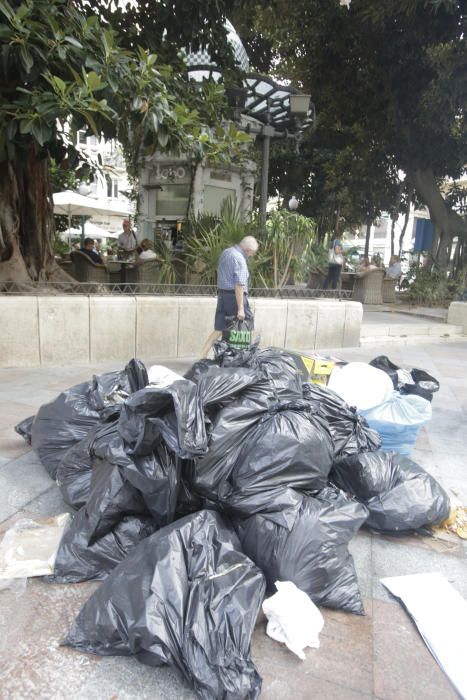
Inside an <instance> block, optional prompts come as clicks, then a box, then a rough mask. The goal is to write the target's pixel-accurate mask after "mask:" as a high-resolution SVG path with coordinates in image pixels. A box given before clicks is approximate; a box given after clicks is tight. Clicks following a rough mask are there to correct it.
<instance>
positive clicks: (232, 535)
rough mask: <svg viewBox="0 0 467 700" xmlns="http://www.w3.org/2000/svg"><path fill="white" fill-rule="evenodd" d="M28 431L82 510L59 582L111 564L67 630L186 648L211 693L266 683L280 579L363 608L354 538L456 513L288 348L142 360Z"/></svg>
mask: <svg viewBox="0 0 467 700" xmlns="http://www.w3.org/2000/svg"><path fill="white" fill-rule="evenodd" d="M17 431H18V432H19V433H20V434H22V435H23V436H24V437H25V439H27V440H29V441H30V442H31V445H32V447H33V448H34V449H35V450H36V452H37V454H38V455H39V457H40V459H41V461H42V463H43V464H44V466H45V468H46V469H47V471H48V472H49V474H50V476H51V477H52V478H53V479H56V481H57V483H58V485H59V487H60V489H61V492H62V495H63V498H64V499H65V501H66V502H67V503H68V504H69V505H70V506H72V507H73V508H75V509H76V510H77V512H76V514H75V515H74V517H73V519H72V521H71V524H70V526H69V528H68V530H67V531H66V532H65V534H64V536H63V539H62V541H61V543H60V547H59V551H58V554H57V558H56V564H55V573H54V576H52V577H49V579H48V580H49V581H52V582H57V583H76V582H80V581H87V580H93V579H94V580H104V582H103V583H102V584H101V586H100V587H99V588H98V590H97V591H96V592H95V593H94V594H93V595H92V596H91V598H90V599H89V600H88V602H87V603H86V604H85V605H84V607H83V609H82V610H81V612H80V614H79V616H78V617H77V619H76V621H75V623H74V625H73V627H72V628H71V630H70V631H69V633H68V636H67V637H66V639H65V641H64V644H66V645H69V646H71V647H75V648H78V649H81V650H83V651H86V652H91V653H97V654H103V655H134V656H136V657H137V658H138V660H140V661H142V662H143V663H147V664H151V665H154V666H157V665H161V664H165V663H168V664H171V665H173V666H175V667H176V668H178V669H179V671H180V672H181V673H182V675H183V676H184V677H185V678H186V679H187V680H188V682H189V683H190V684H191V685H192V686H193V687H194V688H195V690H196V691H197V692H198V694H199V696H200V697H202V698H206V699H207V698H210V699H214V698H225V699H231V700H233V699H234V698H235V699H237V700H238V699H240V698H256V697H258V695H259V693H260V688H261V679H260V677H259V675H258V672H257V670H256V668H255V666H254V664H253V662H252V660H251V657H250V645H251V638H252V634H253V630H254V626H255V621H256V618H257V615H258V611H259V608H260V605H261V603H262V600H263V597H264V594H265V591H266V590H268V591H272V590H273V585H274V582H275V581H276V580H289V581H293V582H294V583H295V584H296V585H297V586H298V587H299V588H301V589H302V590H303V591H305V592H306V593H308V594H309V595H310V597H311V599H312V600H313V601H314V602H315V603H316V604H317V605H323V606H329V607H333V608H340V609H342V610H346V611H349V612H353V613H357V614H363V612H364V610H363V604H362V599H361V595H360V591H359V587H358V581H357V577H356V573H355V568H354V563H353V559H352V557H351V555H350V553H349V551H348V549H347V545H348V542H349V541H350V540H351V538H352V537H353V535H354V534H355V532H357V530H358V529H359V528H360V527H362V526H363V525H367V526H370V527H371V528H372V529H374V530H381V531H384V532H386V533H403V532H408V531H413V530H420V529H422V528H425V527H426V526H428V525H431V524H434V523H437V522H440V521H442V520H444V519H445V518H446V517H447V516H448V514H449V498H448V496H447V494H446V493H445V492H444V491H443V489H442V488H441V486H440V485H439V484H438V483H437V482H436V481H435V480H434V479H433V478H432V477H431V476H430V475H429V474H427V473H426V472H425V471H424V470H423V469H422V468H421V467H419V466H418V465H416V464H415V463H414V462H412V461H410V460H409V459H406V458H402V457H400V456H398V455H397V454H395V453H385V452H382V451H380V450H379V447H380V444H381V442H380V437H379V435H378V433H376V432H375V431H374V430H372V429H370V428H369V426H368V424H367V423H366V421H365V419H364V418H362V417H361V416H359V414H358V413H357V412H356V410H355V409H354V408H351V407H350V406H348V405H347V404H345V402H343V401H342V399H340V398H339V397H338V396H337V394H335V393H334V392H332V391H331V390H329V389H327V388H326V387H323V386H318V385H315V384H303V385H302V382H301V379H300V375H299V373H298V371H297V368H296V365H295V362H294V360H293V358H292V357H291V356H290V355H288V353H287V351H284V350H281V349H278V348H268V349H264V350H259V349H258V348H257V347H252V348H250V349H248V350H234V349H232V348H229V347H228V346H227V345H225V344H223V343H220V344H218V345H217V347H216V359H215V360H202V361H200V362H197V363H196V364H195V365H193V367H192V368H191V369H190V370H189V372H187V374H186V375H185V377H184V378H181V379H178V380H176V381H174V382H173V383H171V384H169V385H167V386H157V385H151V384H148V375H147V372H146V369H145V367H144V365H143V364H142V363H141V362H140V361H138V360H132V361H131V362H130V363H129V364H128V365H127V366H126V367H125V369H124V370H123V371H121V372H112V373H108V374H105V375H102V376H100V377H94V378H93V379H92V381H90V382H86V383H83V384H80V385H77V386H74V387H72V388H71V389H69V390H68V391H65V392H63V393H62V394H60V396H59V397H58V398H57V399H56V400H55V401H53V402H51V403H49V404H47V405H44V406H42V407H41V408H40V409H39V411H38V413H37V415H36V416H35V417H34V418H32V419H28V420H27V421H23V423H21V424H20V425H19V426H17Z"/></svg>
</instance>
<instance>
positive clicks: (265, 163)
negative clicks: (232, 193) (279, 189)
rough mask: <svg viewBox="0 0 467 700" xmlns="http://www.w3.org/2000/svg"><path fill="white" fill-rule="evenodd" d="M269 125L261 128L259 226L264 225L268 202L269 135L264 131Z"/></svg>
mask: <svg viewBox="0 0 467 700" xmlns="http://www.w3.org/2000/svg"><path fill="white" fill-rule="evenodd" d="M268 128H269V129H270V127H267V126H266V127H264V129H263V154H262V155H263V157H262V161H261V197H260V205H259V210H260V221H261V227H262V228H264V226H265V225H266V205H267V202H268V179H269V152H270V146H271V136H270V135H269V134H268V133H265V132H266V130H267V129H268Z"/></svg>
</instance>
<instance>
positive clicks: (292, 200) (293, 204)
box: [289, 194, 298, 211]
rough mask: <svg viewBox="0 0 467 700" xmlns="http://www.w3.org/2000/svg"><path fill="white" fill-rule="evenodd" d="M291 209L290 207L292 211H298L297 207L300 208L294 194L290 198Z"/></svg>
mask: <svg viewBox="0 0 467 700" xmlns="http://www.w3.org/2000/svg"><path fill="white" fill-rule="evenodd" d="M289 209H290V211H297V209H298V199H297V198H296V196H295V195H294V194H293V195H292V197H291V198H290V199H289Z"/></svg>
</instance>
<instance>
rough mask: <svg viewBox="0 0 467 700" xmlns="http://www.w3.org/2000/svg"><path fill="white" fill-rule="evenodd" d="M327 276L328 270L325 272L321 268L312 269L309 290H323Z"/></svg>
mask: <svg viewBox="0 0 467 700" xmlns="http://www.w3.org/2000/svg"><path fill="white" fill-rule="evenodd" d="M326 275H327V270H323V268H321V267H310V272H309V275H308V282H307V285H306V286H307V289H322V288H323V284H324V280H325V279H326Z"/></svg>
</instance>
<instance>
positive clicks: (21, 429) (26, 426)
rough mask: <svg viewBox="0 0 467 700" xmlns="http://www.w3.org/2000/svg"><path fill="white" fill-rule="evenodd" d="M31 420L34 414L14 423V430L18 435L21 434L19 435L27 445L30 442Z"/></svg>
mask: <svg viewBox="0 0 467 700" xmlns="http://www.w3.org/2000/svg"><path fill="white" fill-rule="evenodd" d="M33 420H34V416H29V418H25V419H24V420H22V421H20V422H19V423H18V424H17V425H15V431H16V432H17V433H18V435H21V437H22V438H23V439H24V440H26V442H27V443H28V444H29V445H30V444H31V427H32V423H33Z"/></svg>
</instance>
